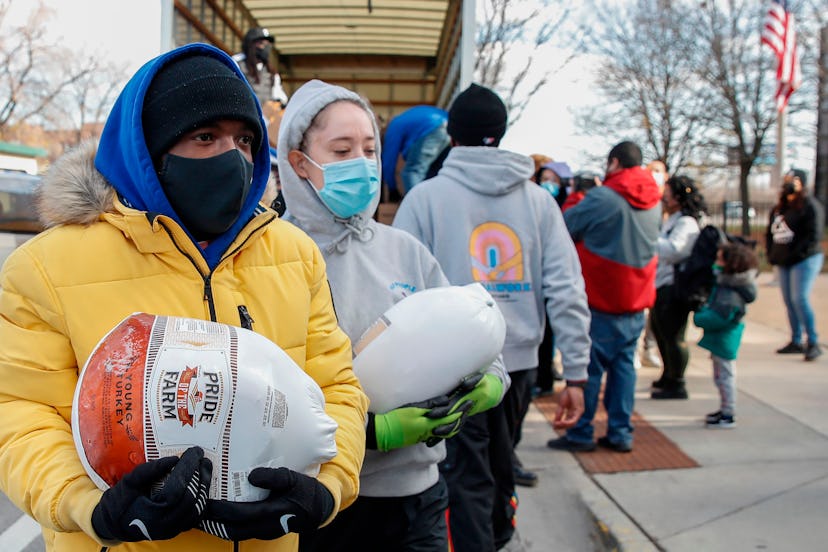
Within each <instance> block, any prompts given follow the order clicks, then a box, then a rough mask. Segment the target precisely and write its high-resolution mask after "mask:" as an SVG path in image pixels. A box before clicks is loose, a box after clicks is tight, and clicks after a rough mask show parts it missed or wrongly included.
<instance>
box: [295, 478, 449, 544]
mask: <svg viewBox="0 0 828 552" xmlns="http://www.w3.org/2000/svg"><path fill="white" fill-rule="evenodd" d="M447 507H448V489H447V487H446V482H445V481H444V480H443V479H442V478H440V480H439V481H438V482H437V484H435V485H433V486H432V487H431V488H429V489H426V490H425V491H423V492H421V493H420V494H416V495H412V496H404V497H384V498H379V497H368V496H360V497H358V498H357V499H356V502H354V503H353V504H352V505H351V506H349V507H348V508H346V509H345V510H342V511H341V512H340V513H339V514H338V515H337V516H336V517H335V518H334V520H333V521H332V522H331V523H330V524H329V525H327V526H325V527H323V528H322V529H320V530H318V531H315V532H313V533H309V534H306V535H301V536H300V537H299V550H300V551H301V552H328V551H340V550H341V551H342V552H352V551H354V550H388V551H391V552H446V550H448V531H447V524H446V508H447Z"/></svg>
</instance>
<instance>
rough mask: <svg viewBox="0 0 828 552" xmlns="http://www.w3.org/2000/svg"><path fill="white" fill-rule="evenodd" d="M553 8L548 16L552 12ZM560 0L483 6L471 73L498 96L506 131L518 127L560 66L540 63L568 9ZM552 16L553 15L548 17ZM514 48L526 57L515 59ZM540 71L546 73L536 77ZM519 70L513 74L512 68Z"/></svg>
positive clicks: (492, 0)
mask: <svg viewBox="0 0 828 552" xmlns="http://www.w3.org/2000/svg"><path fill="white" fill-rule="evenodd" d="M552 5H554V6H556V7H557V10H552V9H551V6H552ZM564 6H566V4H565V3H564V2H562V1H560V0H556V1H554V2H553V1H550V0H534V1H526V0H481V1H480V2H478V8H482V9H480V11H479V13H480V16H479V18H478V19H479V21H478V30H477V52H476V54H477V55H476V59H475V64H474V73H475V78H476V80H477V82H479V83H480V84H483V85H485V86H488V87H490V88H493V89H496V90H498V91H499V92H501V94H502V96H503V99H504V102H505V103H506V108H507V109H508V111H509V126H512V125H513V124H514V123H516V122H517V121H518V120H519V119H520V117H521V116H522V115H523V112H524V111H525V110H526V106H527V105H528V104H529V102H530V101H531V99H532V97H533V96H534V95H535V94H536V93H537V92H538V91H539V90H540V89H541V88H543V87H544V86H545V85H546V84H547V83H548V82H549V77H550V76H551V75H552V74H553V73H554V72H555V71H557V70H560V69H561V68H562V67H563V66H564V65H566V63H568V62H569V61H570V60H571V59H572V56H571V55H570V56H569V57H567V58H566V59H564V60H563V61H562V62H561V63H560V65H559V66H557V67H555V66H552V67H549V66H548V64H547V63H539V62H538V61H537V57H536V56H538V55H539V54H541V55H542V53H543V52H542V48H543V46H545V45H551V44H552V40H553V38H554V37H555V32H556V30H557V29H559V28H560V27H561V25H562V24H563V23H564V21H566V19H567V16H568V14H569V8H566V7H564ZM550 13H552V15H551V16H550ZM518 46H523V48H521V50H523V51H524V52H525V51H528V54H525V55H524V53H517V50H518V49H519V48H518ZM539 66H543V67H547V68H546V69H544V70H543V71H541V72H538V68H539ZM515 67H517V69H516V70H514V68H515Z"/></svg>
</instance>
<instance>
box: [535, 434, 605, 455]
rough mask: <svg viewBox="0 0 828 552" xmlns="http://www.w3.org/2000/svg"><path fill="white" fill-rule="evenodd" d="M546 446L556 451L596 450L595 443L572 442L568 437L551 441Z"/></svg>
mask: <svg viewBox="0 0 828 552" xmlns="http://www.w3.org/2000/svg"><path fill="white" fill-rule="evenodd" d="M546 446H547V447H549V448H551V449H555V450H566V451H569V452H592V451H593V450H595V443H594V442H593V441H590V442H589V443H579V442H577V441H570V440H569V439H567V438H566V437H558V438H557V439H550V440H549V441H547V442H546Z"/></svg>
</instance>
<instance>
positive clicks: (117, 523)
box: [0, 44, 367, 552]
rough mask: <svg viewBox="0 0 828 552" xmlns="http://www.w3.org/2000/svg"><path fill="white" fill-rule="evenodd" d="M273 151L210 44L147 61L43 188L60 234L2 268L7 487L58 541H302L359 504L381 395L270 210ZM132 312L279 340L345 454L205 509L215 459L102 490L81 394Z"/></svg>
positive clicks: (231, 71) (320, 282) (3, 473)
mask: <svg viewBox="0 0 828 552" xmlns="http://www.w3.org/2000/svg"><path fill="white" fill-rule="evenodd" d="M263 144H264V146H263ZM266 144H267V137H266V131H265V125H264V121H263V119H262V115H261V109H260V107H259V104H258V102H257V101H256V100H255V99H254V96H253V93H252V92H251V90H250V88H249V86H248V85H247V84H246V82H245V81H244V77H243V75H242V74H241V73H240V72H239V70H238V67H237V66H236V64H235V63H234V62H233V61H232V59H231V58H230V57H228V56H227V55H225V54H224V53H223V52H221V51H220V50H217V49H215V48H213V47H211V46H207V45H204V44H191V45H187V46H184V47H182V48H178V49H176V50H173V51H171V52H167V53H165V54H162V55H161V56H159V57H157V58H155V59H153V60H151V61H150V62H148V63H147V64H146V65H145V66H144V67H142V68H141V69H139V71H138V72H137V73H136V75H135V76H134V77H133V78H132V79H131V80H130V82H129V83H128V84H127V85H126V87H125V88H124V90H123V92H122V93H121V96H120V97H119V98H118V100H117V101H116V103H115V106H114V107H113V109H112V112H111V113H110V116H109V118H108V120H107V123H106V126H105V128H104V131H103V135H102V136H101V140H100V144H99V145H98V146H97V148H96V147H95V145H94V144H88V145H86V146H83V147H80V148H78V149H76V150H75V151H74V152H71V153H69V154H67V155H66V156H64V158H62V159H61V160H59V161H58V162H57V163H55V164H54V165H53V167H52V169H51V170H50V173H49V174H48V175H47V177H46V178H45V179H44V184H43V189H42V196H41V203H40V208H41V216H42V218H43V220H44V222H45V223H46V225H47V226H48V227H49V229H48V230H46V231H45V232H43V233H42V234H40V235H39V236H37V237H35V238H34V239H32V240H30V241H29V242H27V243H26V244H24V246H22V247H21V248H19V249H18V250H17V251H15V252H14V253H13V254H12V256H11V257H9V259H8V260H7V262H6V263H5V265H4V266H3V269H2V272H1V273H0V286H2V289H0V343H2V347H0V382H2V383H0V420H2V422H0V490H2V492H4V493H5V494H6V495H8V497H9V498H10V499H11V500H12V501H13V502H14V503H15V504H16V505H17V506H18V507H19V508H21V509H22V510H23V511H25V512H26V513H27V514H29V515H31V516H32V517H33V518H34V519H35V520H37V521H38V523H40V524H41V526H42V527H43V533H44V539H45V541H46V546H47V549H48V550H70V551H73V552H74V551H84V550H90V551H91V550H95V551H97V550H100V549H101V546H102V545H103V546H104V547H106V546H115V545H117V550H124V551H132V550H170V551H172V550H175V551H186V550H198V551H199V552H207V551H212V550H227V551H228V552H229V551H231V550H241V551H243V552H253V551H258V550H268V551H277V552H279V551H287V550H295V549H296V548H297V543H298V538H299V536H298V535H297V533H301V532H303V531H305V530H308V529H311V528H313V529H315V528H316V527H318V526H319V525H324V524H326V523H328V522H329V521H330V520H331V519H332V518H333V517H334V515H335V513H336V512H338V511H339V510H341V509H342V508H344V507H346V506H347V505H349V504H350V503H351V502H352V501H353V500H354V499H355V498H356V495H357V492H358V486H359V470H360V467H361V464H362V458H363V455H364V444H365V433H364V424H365V413H366V409H367V399H366V397H365V395H364V394H363V392H362V390H361V388H360V386H359V383H358V381H357V379H356V377H355V376H354V374H353V371H352V369H351V347H350V342H349V340H348V338H347V336H346V335H345V334H344V333H343V332H342V331H341V330H340V328H339V327H338V324H337V319H336V315H335V313H334V310H333V305H332V301H331V293H330V289H329V287H328V283H327V279H326V275H325V263H324V261H323V258H322V255H321V254H320V252H319V250H318V249H317V247H316V246H315V245H314V243H313V241H312V240H311V239H310V238H308V237H307V236H306V235H305V234H303V233H302V232H301V231H299V230H298V229H297V228H295V227H294V226H291V225H290V224H288V223H286V222H283V221H281V220H278V218H277V217H276V214H275V213H274V212H273V211H270V210H268V209H266V208H264V207H262V206H261V205H259V203H258V199H259V198H260V197H261V195H262V192H263V190H264V187H265V184H266V181H267V177H268V173H269V171H270V161H269V152H268V148H267V147H266ZM133 312H148V313H152V314H159V315H171V316H184V317H191V318H200V319H204V320H213V321H216V322H221V323H225V324H231V325H235V326H242V327H246V328H249V329H252V330H253V331H256V332H258V333H260V334H261V335H264V336H265V337H267V338H269V339H270V340H271V341H273V342H275V343H276V344H278V345H279V346H280V347H281V348H282V349H284V350H285V351H286V352H287V353H288V355H290V357H291V358H292V359H293V360H294V361H295V362H296V363H297V364H298V365H299V366H300V367H302V368H303V369H304V370H305V371H306V372H307V373H308V374H309V375H310V376H311V377H312V378H313V379H314V380H315V381H316V382H317V383H318V384H319V386H320V387H321V388H322V391H323V394H324V396H325V401H326V405H325V409H326V412H327V414H328V415H330V416H331V417H332V418H333V419H334V420H335V421H336V422H337V423H338V429H337V432H336V446H337V455H336V456H335V457H334V458H333V459H332V460H330V461H329V462H327V463H324V464H323V465H322V467H321V470H320V473H319V475H318V477H317V478H315V479H314V478H310V477H307V476H305V475H302V474H298V473H296V472H289V471H288V470H286V469H284V468H282V469H269V468H266V469H260V470H259V469H257V470H255V471H254V473H256V476H255V478H254V477H251V482H253V483H254V484H257V485H258V486H261V487H264V488H268V489H270V490H271V492H270V496H269V497H268V498H267V499H265V500H262V501H259V502H254V503H222V502H221V501H213V500H208V501H206V502H207V503H206V505H205V503H204V498H205V494H206V491H207V488H208V487H209V481H210V472H211V466H210V463H209V461H208V460H205V459H204V458H203V453H202V452H201V451H200V450H199V449H197V448H193V449H189V450H188V451H187V452H185V453H184V455H182V457H181V460H177V459H175V458H174V457H173V458H168V459H159V460H154V461H152V462H147V463H145V464H142V465H140V466H139V467H138V468H136V470H134V471H133V472H131V474H129V475H128V476H126V477H125V478H124V479H122V480H121V481H119V482H118V483H116V484H115V485H114V486H113V487H111V488H110V489H109V490H107V491H106V492H101V491H100V490H99V489H98V488H97V487H96V486H95V484H94V483H93V482H92V480H91V479H90V478H89V477H88V476H87V475H86V473H85V471H84V468H83V466H82V464H81V461H80V459H79V457H78V454H77V452H76V451H75V446H74V442H73V438H72V429H71V423H72V420H71V407H72V398H73V394H74V391H75V386H76V384H77V381H78V374H79V370H80V367H82V366H83V365H84V363H85V362H86V360H87V358H88V356H89V355H90V353H91V352H92V350H93V349H94V348H95V346H96V344H97V343H98V341H99V340H100V339H101V337H103V336H104V335H105V334H106V333H107V332H108V331H109V330H110V329H111V328H112V327H113V326H115V325H116V324H117V323H118V322H119V321H121V320H122V319H123V318H124V317H125V316H127V315H129V314H131V313H133ZM242 369H243V367H242ZM173 466H174V467H173ZM170 470H172V471H171V474H170V476H169V477H168V478H167V479H166V480H165V482H164V483H163V486H162V488H161V491H160V492H158V494H156V493H155V492H154V493H153V495H152V496H149V490H148V489H149V483H151V482H152V481H151V480H153V479H157V478H158V477H159V475H164V474H166V473H167V472H170ZM254 479H255V481H254ZM165 496H166V497H175V498H174V499H170V500H167V501H166V502H164V501H163V500H161V499H160V498H159V497H165ZM142 514H143V515H142ZM136 516H137V517H136ZM280 518H282V520H283V522H282V523H280ZM136 519H139V520H141V521H142V522H143V526H142V527H141V528H140V530H139V528H138V527H137V525H140V524H136V523H135V520H136ZM198 527H201V529H199V528H198ZM288 531H290V532H288ZM285 533H287V534H285ZM153 535H155V538H153ZM217 535H218V536H217ZM150 540H151V541H152V542H149V541H150ZM233 541H235V542H233Z"/></svg>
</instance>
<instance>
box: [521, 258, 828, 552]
mask: <svg viewBox="0 0 828 552" xmlns="http://www.w3.org/2000/svg"><path fill="white" fill-rule="evenodd" d="M772 279H773V275H772V274H771V273H764V274H761V275H760V277H759V298H758V300H757V302H756V303H754V304H752V305H750V306H749V307H748V316H747V319H746V320H747V327H746V331H745V335H744V338H743V342H742V348H741V350H740V357H739V359H738V360H737V388H738V391H739V394H738V402H737V409H736V412H737V423H738V427H736V428H734V429H731V430H709V429H706V428H705V427H704V422H703V418H704V415H705V414H706V413H708V412H712V411H714V410H717V409H718V406H719V403H718V400H719V399H718V393H717V391H716V388H715V386H714V384H713V379H712V374H711V367H710V360H709V354H708V353H707V351H705V350H703V349H700V348H699V347H697V346H695V343H696V342H697V341H698V339H699V338H700V337H701V334H700V331H699V330H698V329H696V328H695V327H692V325H691V328H688V343H691V344H693V345H692V346H691V360H690V365H689V366H688V370H687V383H688V389H689V392H690V399H689V400H686V401H654V400H651V399H650V397H649V386H650V383H651V382H652V381H653V380H654V379H656V378H657V377H658V375H659V373H660V370H657V369H652V368H642V369H641V371H640V372H639V381H638V386H637V392H636V411H637V412H638V413H639V414H640V415H641V416H643V417H644V418H645V419H646V420H647V421H648V422H649V423H650V424H652V425H653V426H655V427H656V428H657V429H658V430H660V431H661V432H662V433H663V434H664V435H666V437H668V438H669V439H670V440H672V441H673V442H674V443H675V444H676V445H678V447H679V448H681V450H682V451H683V452H684V453H686V454H687V455H689V456H690V457H691V458H692V459H693V460H695V461H696V462H697V463H698V464H699V467H697V468H687V469H672V470H652V471H630V472H619V473H613V474H595V475H589V474H586V473H585V472H584V471H583V470H582V469H581V467H580V464H578V462H577V461H576V460H575V456H574V455H572V454H570V453H565V452H556V451H551V450H549V449H546V447H545V443H546V440H547V439H549V438H552V437H554V436H555V433H554V431H553V430H552V428H551V426H550V425H549V424H548V423H547V422H546V419H545V418H544V417H543V416H542V415H541V414H540V413H539V412H538V410H537V409H535V408H534V407H533V408H532V409H531V411H530V413H529V415H528V416H527V420H526V426H525V430H524V440H523V442H522V443H521V445H520V448H519V451H518V452H519V455H520V457H521V459H522V460H523V463H524V465H525V466H526V467H527V468H529V469H536V470H537V471H538V472H539V475H540V477H541V484H540V485H539V486H538V487H536V488H532V489H526V488H519V496H520V499H521V503H520V509H519V515H518V531H519V533H520V542H521V544H522V545H523V548H524V549H525V550H527V551H533V550H537V551H540V550H552V549H554V550H563V551H573V552H581V551H584V552H586V551H591V550H613V549H621V550H626V551H651V550H667V551H670V552H673V551H693V552H695V551H700V550H704V551H705V552H707V551H719V550H721V551H741V550H771V551H773V550H782V551H788V550H826V549H828V544H826V541H828V523H826V521H825V520H826V519H828V518H826V512H828V347H827V346H826V345H828V274H822V275H820V276H819V277H818V279H817V283H816V286H815V290H814V293H813V298H814V310H815V312H816V314H817V320H818V324H819V335H820V341H821V343H822V346H823V349H824V350H826V355H824V356H822V357H820V358H819V359H818V360H817V361H816V362H807V363H806V362H804V361H803V360H802V357H801V356H800V355H776V354H775V353H774V350H775V349H777V348H778V347H781V346H782V345H784V344H786V343H787V342H788V341H789V339H790V334H789V330H788V323H787V318H786V315H785V309H784V306H783V304H782V297H781V294H780V292H779V289H778V288H777V287H776V286H775V285H772V283H771V281H772ZM584 511H586V512H588V513H590V514H591V515H592V516H594V519H590V517H589V515H588V514H583V512H584ZM579 513H580V514H581V517H580V518H577V515H578V514H579Z"/></svg>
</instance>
